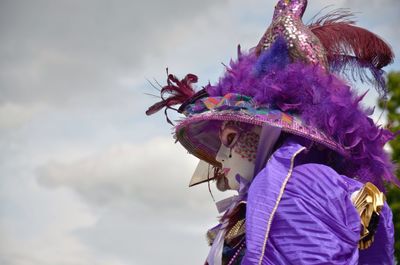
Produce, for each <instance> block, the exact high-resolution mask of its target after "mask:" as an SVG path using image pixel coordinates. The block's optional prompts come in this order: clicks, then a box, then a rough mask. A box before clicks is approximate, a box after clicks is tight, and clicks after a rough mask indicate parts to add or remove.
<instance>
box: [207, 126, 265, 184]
mask: <svg viewBox="0 0 400 265" xmlns="http://www.w3.org/2000/svg"><path fill="white" fill-rule="evenodd" d="M260 131H261V128H260V127H259V126H251V127H250V128H248V129H246V130H244V129H243V128H241V126H240V124H238V123H235V122H227V123H225V124H223V126H222V128H221V132H220V140H221V146H220V148H219V151H218V153H217V155H216V158H215V159H216V160H217V161H218V162H220V163H221V164H222V173H223V174H222V176H220V177H218V178H217V188H218V189H219V190H221V191H225V190H228V189H232V190H238V189H239V182H238V180H237V178H236V176H237V175H240V176H241V177H242V178H245V179H247V180H249V181H250V180H251V179H252V178H253V177H254V168H255V161H256V155H257V146H258V142H259V139H260Z"/></svg>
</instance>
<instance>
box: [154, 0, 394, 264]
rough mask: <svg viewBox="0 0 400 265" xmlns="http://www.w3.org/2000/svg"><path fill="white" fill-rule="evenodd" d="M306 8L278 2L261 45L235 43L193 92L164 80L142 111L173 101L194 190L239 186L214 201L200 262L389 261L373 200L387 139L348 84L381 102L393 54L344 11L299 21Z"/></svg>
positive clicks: (381, 200)
mask: <svg viewBox="0 0 400 265" xmlns="http://www.w3.org/2000/svg"><path fill="white" fill-rule="evenodd" d="M306 5H307V1H306V0H281V1H279V2H278V4H277V5H276V7H275V12H274V15H273V19H272V23H271V25H270V26H269V28H268V29H267V31H266V32H265V34H264V35H263V37H262V39H261V40H260V42H259V44H258V45H257V46H256V47H255V48H253V49H251V50H250V51H249V52H248V53H246V54H244V53H242V52H241V51H240V48H239V49H238V59H237V60H236V61H233V62H232V63H231V64H230V66H229V67H227V69H226V73H225V75H224V76H223V77H222V78H221V79H220V80H219V82H218V83H217V84H215V85H210V84H209V85H207V86H205V87H204V88H203V89H201V90H200V91H198V92H195V90H194V88H193V85H194V83H196V82H197V76H195V75H193V74H188V75H187V76H186V77H185V78H184V79H182V80H179V79H177V78H176V77H175V76H173V75H169V76H168V84H167V85H166V86H165V87H163V88H162V90H161V97H162V100H161V101H160V102H158V103H156V104H155V105H153V106H152V107H150V108H149V110H148V111H147V114H148V115H150V114H153V113H155V112H157V111H158V110H160V109H162V108H164V107H166V110H167V109H168V108H172V106H174V105H178V104H181V106H180V108H179V109H178V112H179V113H182V114H184V115H185V118H183V119H182V120H180V121H179V123H178V124H177V125H176V126H175V136H176V139H177V141H179V142H180V143H181V144H182V145H183V146H184V147H185V148H186V149H187V150H188V151H189V152H190V153H191V154H193V155H195V156H196V157H198V158H199V159H200V160H201V162H200V165H203V166H204V165H206V167H205V168H206V170H203V171H202V170H201V166H200V167H199V168H198V170H196V172H195V174H194V176H193V179H192V181H191V185H195V184H198V183H201V182H207V181H210V180H211V179H215V181H216V185H217V187H218V189H220V190H222V191H223V190H227V189H233V190H237V191H238V194H237V195H236V196H233V197H231V198H228V199H226V200H223V201H222V202H218V203H217V207H218V209H219V210H220V212H221V214H222V217H221V219H220V223H219V224H218V225H217V226H215V227H214V228H212V229H210V230H209V231H208V233H207V236H208V239H209V242H210V245H211V248H210V252H209V255H208V257H207V259H206V264H209V265H219V264H229V265H231V264H274V265H277V264H346V265H347V264H394V250H393V244H394V231H393V223H392V213H391V210H390V208H389V207H388V205H387V204H386V202H385V197H384V194H383V193H382V192H383V191H384V183H385V182H391V183H395V184H396V185H399V181H398V180H397V179H396V177H395V176H394V174H393V168H394V167H393V164H392V163H391V162H390V160H389V158H388V156H387V155H386V154H385V152H384V150H383V146H384V144H385V143H386V142H388V141H389V140H391V139H393V138H394V135H393V134H392V133H391V132H390V131H388V130H386V129H384V128H381V127H379V126H377V125H376V124H374V122H373V121H372V119H371V118H370V117H369V115H371V114H372V111H371V110H369V109H364V108H362V106H361V104H360V102H361V100H362V98H363V96H364V95H362V96H358V95H356V93H355V92H354V91H353V89H352V88H351V87H350V85H349V81H345V80H346V77H349V76H350V77H351V76H354V74H359V75H360V76H361V79H362V81H367V82H370V83H371V84H373V85H374V86H375V87H376V88H377V89H378V91H380V92H381V94H382V96H383V97H384V96H385V91H386V88H385V80H384V77H383V71H382V70H381V69H382V67H384V66H386V65H387V64H389V63H391V62H392V60H393V57H394V56H393V53H392V51H391V49H390V47H389V46H388V45H387V44H386V43H385V42H384V41H383V40H381V39H380V38H379V37H378V36H376V35H374V34H373V33H371V32H369V31H367V30H365V29H362V28H359V27H356V26H355V25H354V22H353V21H352V15H351V13H349V12H348V11H343V10H341V11H334V12H332V13H330V14H328V15H326V16H325V17H323V18H320V19H318V20H317V21H315V22H313V23H312V24H310V25H304V24H303V22H302V20H301V18H302V16H303V13H304V11H305V9H306ZM167 95H168V97H167ZM167 120H168V121H169V119H168V118H167ZM169 122H170V121H169ZM209 168H212V169H213V170H209ZM203 169H204V167H203ZM210 172H211V173H210Z"/></svg>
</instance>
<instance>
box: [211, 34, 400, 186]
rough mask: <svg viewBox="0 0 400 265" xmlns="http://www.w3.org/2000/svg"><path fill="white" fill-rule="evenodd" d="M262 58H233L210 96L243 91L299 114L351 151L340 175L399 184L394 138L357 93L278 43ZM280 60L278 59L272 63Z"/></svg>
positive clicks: (257, 100)
mask: <svg viewBox="0 0 400 265" xmlns="http://www.w3.org/2000/svg"><path fill="white" fill-rule="evenodd" d="M271 48H272V49H270V52H268V51H266V53H265V54H262V55H261V56H260V57H257V56H256V55H255V54H254V52H250V53H249V54H243V55H240V56H239V58H238V60H237V61H231V63H230V66H229V67H227V71H226V73H225V75H224V76H223V77H222V78H221V79H220V80H219V82H218V83H217V84H216V85H208V86H207V87H206V90H207V92H208V94H209V95H210V96H223V95H225V94H227V93H239V94H244V95H247V96H251V97H252V98H253V99H254V101H255V103H256V104H257V105H263V106H268V107H270V108H274V109H280V110H281V111H284V112H289V113H293V114H297V115H299V116H300V117H301V118H302V119H303V121H304V122H305V123H307V124H309V125H311V126H313V127H315V128H318V129H320V130H322V131H323V132H325V133H326V134H328V135H330V136H331V137H333V138H334V139H335V140H336V141H337V142H338V143H339V144H341V145H342V146H343V147H344V148H345V149H346V150H347V151H348V153H349V154H350V155H349V157H346V158H344V159H345V161H344V163H340V164H342V165H341V166H338V167H340V168H335V169H336V170H337V171H338V172H339V173H341V174H345V175H347V176H349V177H352V178H355V179H358V180H360V181H361V182H364V183H365V182H368V181H369V182H372V183H374V184H375V185H377V186H378V187H379V188H380V189H381V190H384V186H383V184H384V181H388V182H392V183H395V184H397V185H399V184H400V181H399V180H398V179H397V178H396V177H395V176H394V174H393V171H394V166H393V164H392V162H391V161H390V159H389V157H388V155H387V154H386V153H385V152H384V150H383V146H384V145H385V143H386V142H388V141H389V140H391V139H393V138H394V135H393V133H391V132H390V131H388V130H386V129H383V128H380V127H379V126H376V125H375V124H374V122H373V120H372V119H371V118H370V117H368V116H369V115H371V114H372V110H370V109H363V108H362V106H361V104H360V101H361V100H362V98H363V97H364V95H365V94H364V95H362V96H358V95H356V94H355V93H354V92H353V91H352V90H351V88H350V86H349V85H348V84H346V83H345V82H344V81H343V80H341V79H339V78H338V77H336V76H335V75H333V74H329V73H327V72H326V71H325V70H324V69H322V68H321V67H319V66H318V65H310V64H305V63H303V62H293V63H288V64H285V65H283V64H282V63H279V62H282V61H287V58H286V56H287V53H285V52H283V50H284V49H286V47H284V46H280V44H279V41H278V44H277V45H276V46H275V48H274V47H271ZM270 62H277V63H270Z"/></svg>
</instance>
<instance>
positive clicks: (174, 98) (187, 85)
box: [146, 74, 197, 119]
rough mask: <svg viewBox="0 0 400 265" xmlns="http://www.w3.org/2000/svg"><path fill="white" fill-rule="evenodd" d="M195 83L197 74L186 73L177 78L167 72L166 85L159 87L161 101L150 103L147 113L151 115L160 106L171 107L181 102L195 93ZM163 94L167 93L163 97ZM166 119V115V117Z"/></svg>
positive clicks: (160, 107) (159, 108)
mask: <svg viewBox="0 0 400 265" xmlns="http://www.w3.org/2000/svg"><path fill="white" fill-rule="evenodd" d="M194 83H197V76H196V75H194V74H187V75H186V76H185V78H184V79H182V80H179V79H178V78H177V77H176V76H174V75H172V74H169V75H168V78H167V85H166V86H164V87H163V88H162V89H161V91H160V92H161V101H159V102H157V103H155V104H154V105H152V106H151V107H150V108H148V110H147V111H146V114H147V115H152V114H154V113H156V112H158V111H159V110H161V109H162V108H167V109H173V108H172V106H175V105H178V104H182V103H184V102H185V101H187V100H188V99H189V98H190V97H192V96H193V95H194V94H195V91H194V89H193V86H192V85H193V84H194ZM165 95H168V97H167V98H165ZM167 119H168V117H167Z"/></svg>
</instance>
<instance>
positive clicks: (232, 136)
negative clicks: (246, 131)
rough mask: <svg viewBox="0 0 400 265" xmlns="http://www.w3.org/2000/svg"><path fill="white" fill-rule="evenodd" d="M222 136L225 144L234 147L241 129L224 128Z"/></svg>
mask: <svg viewBox="0 0 400 265" xmlns="http://www.w3.org/2000/svg"><path fill="white" fill-rule="evenodd" d="M220 138H221V142H222V144H223V145H225V146H226V147H228V148H232V147H233V146H234V145H235V144H236V142H237V140H238V139H239V131H238V130H236V129H235V128H230V127H228V128H225V129H223V130H222V132H221V135H220Z"/></svg>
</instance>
